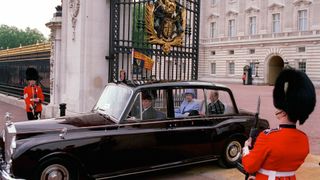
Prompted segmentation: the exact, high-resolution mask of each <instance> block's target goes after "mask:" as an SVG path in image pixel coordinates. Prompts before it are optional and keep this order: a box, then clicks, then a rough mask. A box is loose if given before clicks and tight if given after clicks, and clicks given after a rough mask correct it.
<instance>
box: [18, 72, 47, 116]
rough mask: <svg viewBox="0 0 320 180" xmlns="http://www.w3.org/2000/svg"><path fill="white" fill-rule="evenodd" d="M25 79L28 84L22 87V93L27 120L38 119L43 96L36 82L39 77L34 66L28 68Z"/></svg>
mask: <svg viewBox="0 0 320 180" xmlns="http://www.w3.org/2000/svg"><path fill="white" fill-rule="evenodd" d="M26 79H27V81H28V86H26V87H25V88H24V92H23V94H24V101H25V104H26V111H27V116H28V120H34V119H40V118H41V111H42V105H41V103H42V102H43V100H44V96H43V93H42V89H41V87H40V86H37V84H36V82H37V81H38V79H39V75H38V71H37V70H36V69H34V68H28V69H27V71H26Z"/></svg>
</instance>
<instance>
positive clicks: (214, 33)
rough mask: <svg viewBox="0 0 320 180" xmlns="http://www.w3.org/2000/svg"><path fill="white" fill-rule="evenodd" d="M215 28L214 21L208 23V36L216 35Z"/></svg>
mask: <svg viewBox="0 0 320 180" xmlns="http://www.w3.org/2000/svg"><path fill="white" fill-rule="evenodd" d="M216 30H217V26H216V22H212V23H210V38H214V37H216Z"/></svg>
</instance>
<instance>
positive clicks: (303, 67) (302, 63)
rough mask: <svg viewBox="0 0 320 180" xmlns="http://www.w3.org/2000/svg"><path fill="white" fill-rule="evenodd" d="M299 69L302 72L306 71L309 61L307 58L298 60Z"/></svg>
mask: <svg viewBox="0 0 320 180" xmlns="http://www.w3.org/2000/svg"><path fill="white" fill-rule="evenodd" d="M298 69H299V70H300V71H302V72H306V69H307V63H306V61H305V60H302V61H299V62H298Z"/></svg>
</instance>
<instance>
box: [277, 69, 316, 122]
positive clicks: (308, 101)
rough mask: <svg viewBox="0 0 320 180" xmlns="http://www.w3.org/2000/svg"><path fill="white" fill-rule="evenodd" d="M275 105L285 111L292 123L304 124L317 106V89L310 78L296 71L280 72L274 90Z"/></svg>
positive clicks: (286, 70)
mask: <svg viewBox="0 0 320 180" xmlns="http://www.w3.org/2000/svg"><path fill="white" fill-rule="evenodd" d="M273 104H274V106H275V107H276V108H277V109H281V110H283V111H285V112H286V113H287V115H288V117H289V120H290V121H292V122H294V123H296V122H297V121H299V124H303V123H304V122H305V121H306V119H307V118H308V117H309V114H311V112H312V111H313V110H314V107H315V104H316V93H315V89H314V86H313V84H312V82H311V80H310V79H309V77H308V76H307V75H306V74H305V73H303V72H301V71H297V70H294V69H285V70H283V71H282V72H280V74H279V76H278V78H277V80H276V84H275V86H274V89H273Z"/></svg>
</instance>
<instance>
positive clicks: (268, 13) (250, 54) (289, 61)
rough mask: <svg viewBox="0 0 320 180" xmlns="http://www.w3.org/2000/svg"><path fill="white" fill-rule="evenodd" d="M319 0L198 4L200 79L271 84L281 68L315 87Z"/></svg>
mask: <svg viewBox="0 0 320 180" xmlns="http://www.w3.org/2000/svg"><path fill="white" fill-rule="evenodd" d="M319 9H320V0H206V1H201V27H200V32H201V33H200V54H199V79H202V80H209V81H218V82H219V81H221V82H239V83H240V82H242V80H241V77H242V75H243V72H244V67H245V66H247V67H251V72H252V78H253V81H252V82H253V84H270V85H272V84H274V82H275V79H276V77H277V75H278V73H279V72H280V71H281V70H282V69H283V68H284V67H286V66H290V67H292V68H296V69H299V70H301V71H304V72H306V73H307V74H308V76H309V77H310V78H311V80H312V81H313V82H314V84H315V85H316V86H320V18H319V17H320V11H319Z"/></svg>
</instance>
